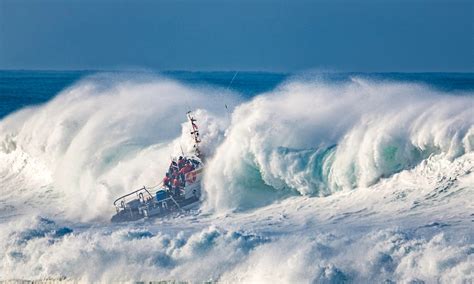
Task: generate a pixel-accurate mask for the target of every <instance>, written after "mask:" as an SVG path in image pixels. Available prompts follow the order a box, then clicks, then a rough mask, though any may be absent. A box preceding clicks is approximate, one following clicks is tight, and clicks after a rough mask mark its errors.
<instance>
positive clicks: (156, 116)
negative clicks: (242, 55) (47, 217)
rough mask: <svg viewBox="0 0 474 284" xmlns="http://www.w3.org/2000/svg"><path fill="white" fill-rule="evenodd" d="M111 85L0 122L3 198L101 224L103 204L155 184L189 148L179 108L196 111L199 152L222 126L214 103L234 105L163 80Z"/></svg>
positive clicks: (76, 90)
mask: <svg viewBox="0 0 474 284" xmlns="http://www.w3.org/2000/svg"><path fill="white" fill-rule="evenodd" d="M119 79H120V80H119V82H116V80H117V77H115V76H110V75H107V74H102V75H98V76H95V77H91V78H88V79H85V80H83V81H82V82H79V83H78V84H76V85H74V86H72V87H70V88H69V89H67V90H65V91H64V92H62V93H61V94H59V95H58V96H57V97H56V98H54V99H53V100H52V101H50V102H48V103H47V104H45V105H42V106H38V107H34V108H30V109H27V110H23V111H20V112H19V113H16V114H13V115H11V116H9V117H7V118H6V119H4V120H2V121H1V122H0V133H2V137H0V141H2V143H1V144H0V145H3V146H1V147H0V156H1V159H0V161H2V162H1V163H0V176H1V177H2V186H4V188H6V189H5V192H4V193H5V194H4V198H5V199H13V200H16V201H17V203H18V204H21V203H24V202H28V200H31V199H34V200H35V201H36V202H37V203H38V202H39V201H38V200H44V204H43V205H40V204H35V206H37V207H38V206H39V207H44V208H41V209H40V212H47V211H48V209H51V208H52V207H53V208H54V209H52V212H51V213H56V214H57V213H61V212H64V214H65V215H66V216H69V217H70V218H80V219H82V220H88V219H92V218H104V219H108V218H109V216H110V214H111V213H112V212H111V211H112V209H113V208H111V206H110V202H111V200H113V199H114V198H116V197H117V196H118V195H120V194H124V193H126V192H128V191H130V190H132V189H134V188H138V187H141V186H143V185H144V184H146V185H152V184H156V183H158V182H159V181H160V180H161V178H162V177H161V175H162V174H161V173H163V172H164V171H165V169H166V166H167V163H169V157H170V155H171V154H178V153H179V152H180V151H181V150H180V146H182V147H183V148H184V150H189V149H190V147H191V141H190V138H189V135H188V132H189V131H188V130H186V129H185V128H183V130H182V131H183V133H181V132H180V131H181V124H182V123H184V122H186V117H185V113H186V111H187V106H192V107H193V109H200V110H198V111H197V112H196V116H197V118H198V119H199V120H200V122H201V124H202V132H203V140H204V141H203V147H204V150H207V149H210V148H212V145H213V143H218V141H219V139H220V137H222V133H221V132H222V131H223V128H225V125H226V120H225V116H224V115H223V109H224V107H223V106H221V105H219V104H216V103H215V102H216V101H217V100H225V102H226V103H227V104H228V105H230V106H233V105H235V104H236V102H237V101H238V100H239V99H238V97H236V96H233V97H231V96H228V95H227V96H226V97H225V99H224V96H225V94H222V92H219V93H218V90H211V89H204V88H201V89H197V88H194V89H191V88H189V87H186V86H184V85H181V84H179V83H177V82H174V81H171V80H167V79H164V78H156V77H154V78H153V77H150V78H139V79H132V80H123V78H119ZM221 116H222V117H223V118H221ZM183 127H187V126H183ZM19 190H20V191H22V193H21V194H20V196H19V197H18V191H19ZM45 195H47V196H45ZM42 197H43V198H42ZM53 197H54V198H53ZM48 202H52V204H49V206H44V205H46V204H47V203H48ZM18 204H17V205H18ZM18 206H19V205H18Z"/></svg>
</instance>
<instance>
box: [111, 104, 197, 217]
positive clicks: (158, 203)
mask: <svg viewBox="0 0 474 284" xmlns="http://www.w3.org/2000/svg"><path fill="white" fill-rule="evenodd" d="M187 117H188V120H189V122H190V123H191V127H192V131H191V133H190V134H191V135H192V137H193V139H194V147H193V151H194V153H193V154H190V155H184V154H183V155H182V156H181V157H182V159H183V160H185V161H186V162H188V163H189V164H190V165H192V170H190V171H189V172H186V173H183V174H182V175H183V176H184V180H183V178H182V177H181V180H182V181H181V182H180V186H177V187H173V186H171V185H165V184H164V183H161V184H159V185H157V186H153V187H147V186H143V187H142V188H139V189H136V190H134V191H132V192H130V193H127V194H125V195H123V196H120V197H119V198H117V199H116V200H115V201H114V203H113V204H114V206H115V209H116V214H115V215H113V216H112V219H111V221H112V222H127V221H136V220H140V219H144V218H154V217H163V216H166V215H169V214H172V213H175V212H184V211H186V210H190V209H193V208H196V207H198V206H199V203H200V198H201V180H202V176H203V170H204V164H203V161H202V154H201V152H200V149H199V143H200V142H201V139H200V137H199V129H198V126H197V124H196V119H195V118H194V117H193V116H192V114H191V112H188V113H187ZM181 157H180V158H181ZM173 162H174V163H176V164H177V163H178V158H176V157H175V158H173V159H172V161H171V164H172V165H173ZM170 170H171V168H170Z"/></svg>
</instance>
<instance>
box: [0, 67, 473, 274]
mask: <svg viewBox="0 0 474 284" xmlns="http://www.w3.org/2000/svg"><path fill="white" fill-rule="evenodd" d="M188 110H192V111H193V113H194V114H195V116H196V118H197V123H198V125H199V127H200V129H201V136H202V151H203V152H204V154H205V156H206V157H207V160H206V163H205V167H206V168H205V173H204V179H203V181H202V188H203V193H204V194H203V197H202V203H201V206H200V207H199V208H198V209H196V210H193V211H190V212H186V213H180V214H173V215H172V216H168V217H166V218H162V219H152V220H139V221H135V222H129V223H122V224H112V223H111V222H110V218H111V216H112V215H113V214H114V213H115V208H114V206H113V205H112V202H113V201H114V200H115V198H117V197H118V196H120V195H123V194H125V193H127V192H129V191H131V190H133V189H137V188H140V187H142V186H143V185H147V186H148V185H154V184H157V183H158V182H159V181H161V179H162V177H163V174H164V172H165V171H166V168H167V165H168V164H169V161H170V157H173V156H176V155H179V154H180V153H181V151H184V152H187V153H190V152H191V151H192V146H193V143H192V139H190V137H189V126H188V124H187V121H186V112H187V111H188ZM0 190H1V194H0V232H1V233H0V281H1V280H12V279H23V280H45V279H49V280H59V279H61V280H71V281H78V282H116V281H131V282H133V281H190V282H193V281H195V282H204V281H211V282H212V281H217V282H222V283H471V282H473V281H474V274H473V271H474V230H473V222H474V202H473V200H474V74H472V73H324V72H305V73H297V74H283V73H265V72H184V71H183V72H180V71H179V72H178V71H173V72H152V71H146V72H145V71H140V72H130V71H127V72H125V71H123V72H119V71H0Z"/></svg>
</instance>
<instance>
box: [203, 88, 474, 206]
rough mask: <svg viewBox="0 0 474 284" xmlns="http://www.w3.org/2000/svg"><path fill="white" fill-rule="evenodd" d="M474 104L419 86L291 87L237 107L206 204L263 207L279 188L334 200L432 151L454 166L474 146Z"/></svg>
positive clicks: (209, 176)
mask: <svg viewBox="0 0 474 284" xmlns="http://www.w3.org/2000/svg"><path fill="white" fill-rule="evenodd" d="M472 105H473V98H472V96H468V95H458V96H453V95H448V94H444V93H441V92H438V91H435V90H432V89H430V88H428V87H425V86H421V85H414V84H403V83H395V82H392V83H380V82H371V81H366V80H362V79H357V80H353V81H352V82H349V83H345V84H339V85H335V84H325V83H318V82H316V83H314V82H298V81H296V82H289V83H287V84H285V85H283V86H281V87H280V88H279V89H277V90H275V91H273V92H271V93H268V94H263V95H261V96H258V97H256V98H254V99H253V100H252V101H250V102H247V103H244V104H242V105H240V106H239V107H237V108H236V110H235V112H234V113H233V117H232V124H231V126H230V129H229V130H228V133H227V136H226V139H225V140H224V142H223V143H222V144H221V145H220V146H219V148H218V149H217V151H216V154H215V159H214V160H212V161H211V162H210V163H209V165H208V169H207V171H206V179H205V188H206V190H207V191H208V207H209V208H211V209H213V210H217V211H227V210H233V209H245V208H249V207H255V206H261V205H264V204H267V203H268V202H271V201H272V199H273V198H275V196H276V194H275V193H276V192H277V193H278V192H279V193H280V194H288V193H289V192H296V193H299V194H303V195H328V194H330V193H332V192H335V191H338V190H344V189H352V188H357V187H366V186H370V185H372V184H374V183H376V182H377V181H378V180H379V179H380V178H383V177H389V176H391V175H393V174H394V173H397V172H399V171H402V170H406V169H410V168H413V167H414V166H416V165H417V164H419V163H420V162H421V161H422V160H424V159H426V158H428V157H429V156H430V155H436V154H439V155H443V156H445V157H446V158H447V159H451V160H452V159H454V158H457V157H459V156H461V155H463V154H464V153H467V152H470V151H472V150H473V148H474V126H473V125H474V116H472V108H470V107H469V106H471V107H472ZM336 145H337V146H336Z"/></svg>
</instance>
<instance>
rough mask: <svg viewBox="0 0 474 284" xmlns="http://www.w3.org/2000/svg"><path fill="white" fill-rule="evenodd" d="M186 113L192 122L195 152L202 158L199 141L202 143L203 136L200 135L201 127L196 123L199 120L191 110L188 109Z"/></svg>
mask: <svg viewBox="0 0 474 284" xmlns="http://www.w3.org/2000/svg"><path fill="white" fill-rule="evenodd" d="M186 115H187V117H188V120H189V122H191V128H192V131H191V135H192V136H193V139H194V146H193V148H194V152H195V153H196V156H197V157H198V158H200V159H201V155H202V154H201V150H200V149H199V143H201V137H200V136H199V128H198V126H197V124H196V121H197V120H196V119H195V118H194V116H193V115H192V114H191V111H188V112H187V113H186Z"/></svg>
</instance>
